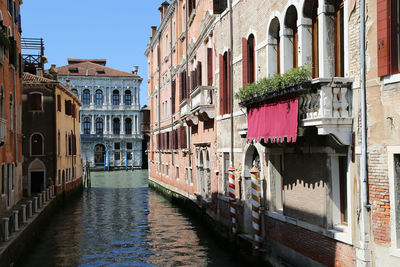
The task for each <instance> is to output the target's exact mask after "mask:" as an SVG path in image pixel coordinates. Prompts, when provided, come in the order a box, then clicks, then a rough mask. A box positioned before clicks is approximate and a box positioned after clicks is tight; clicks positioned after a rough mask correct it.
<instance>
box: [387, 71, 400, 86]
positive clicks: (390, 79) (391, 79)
mask: <svg viewBox="0 0 400 267" xmlns="http://www.w3.org/2000/svg"><path fill="white" fill-rule="evenodd" d="M392 83H400V73H397V74H391V75H388V76H385V77H383V84H385V85H386V84H392Z"/></svg>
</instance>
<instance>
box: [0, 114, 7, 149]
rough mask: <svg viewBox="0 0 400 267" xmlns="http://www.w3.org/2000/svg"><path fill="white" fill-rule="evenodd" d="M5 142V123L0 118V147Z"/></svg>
mask: <svg viewBox="0 0 400 267" xmlns="http://www.w3.org/2000/svg"><path fill="white" fill-rule="evenodd" d="M6 141H7V121H6V120H5V119H1V118H0V146H2V145H4V144H5V143H6Z"/></svg>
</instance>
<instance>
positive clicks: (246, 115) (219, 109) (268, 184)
mask: <svg viewBox="0 0 400 267" xmlns="http://www.w3.org/2000/svg"><path fill="white" fill-rule="evenodd" d="M230 5H231V8H230ZM366 5H367V6H368V8H367V14H366V17H367V18H368V20H367V21H366V33H367V34H366V41H367V44H368V45H367V47H366V84H367V104H368V106H367V107H368V108H367V114H368V121H367V122H368V127H367V128H368V132H367V137H368V184H369V192H368V196H369V200H368V201H369V204H370V205H371V209H370V210H368V209H369V205H367V207H365V206H364V204H363V203H364V199H363V195H362V186H363V181H362V180H361V178H360V177H361V175H360V168H361V164H362V161H361V131H362V128H361V104H360V101H361V86H360V81H361V77H360V62H361V60H360V56H361V54H360V12H361V10H360V1H357V0H354V1H350V0H344V1H325V0H314V1H313V0H299V1H295V0H293V1H286V0H285V1H266V0H258V1H249V0H237V1H232V3H229V1H190V0H189V1H182V0H180V1H178V0H177V1H172V2H171V4H170V5H168V3H163V4H162V6H161V8H160V11H161V24H160V26H159V27H158V28H157V27H153V28H152V37H151V39H150V43H149V45H148V47H147V49H146V53H145V54H146V56H147V57H148V67H149V77H148V83H149V86H148V87H149V106H150V109H151V111H152V112H151V124H150V125H151V134H152V135H151V142H150V150H149V151H150V174H149V176H150V179H151V180H152V181H154V182H156V183H159V184H161V185H162V186H164V187H166V188H168V189H170V190H172V191H175V192H177V193H179V194H181V195H183V196H186V197H188V198H190V199H193V200H195V201H196V203H198V204H199V205H202V206H203V207H204V204H205V207H207V208H206V211H207V214H208V215H210V216H211V217H212V218H214V219H215V220H216V221H218V222H219V223H220V224H222V225H225V226H226V227H227V228H229V227H230V226H231V220H230V217H229V210H228V208H229V198H228V197H227V196H228V192H229V188H228V168H229V167H230V166H233V167H234V168H235V176H236V177H235V188H236V190H235V195H236V216H237V219H238V231H239V236H240V237H242V238H243V239H247V240H252V239H253V238H254V235H255V231H254V228H253V227H252V209H253V208H254V206H252V205H253V204H252V199H254V197H253V196H252V190H251V189H252V185H251V178H250V176H251V175H250V169H251V168H252V167H254V166H256V167H257V168H258V171H259V184H258V185H259V188H260V189H259V191H258V192H257V193H256V194H257V196H258V197H259V198H260V199H261V207H260V228H261V230H260V235H261V237H262V241H263V242H262V243H263V244H262V246H263V247H264V248H265V249H266V250H267V251H268V252H269V253H266V254H265V255H264V256H265V257H264V258H265V259H266V260H267V261H269V262H270V263H274V262H276V260H277V259H276V257H277V258H280V259H283V260H284V261H286V262H288V263H291V264H294V265H301V266H310V265H312V266H319V265H328V266H333V265H337V266H354V265H363V266H364V265H369V264H374V265H377V266H390V265H396V264H399V255H400V254H399V248H400V245H399V244H400V241H399V240H400V238H399V237H400V231H399V229H400V223H399V222H400V221H399V220H398V218H400V216H399V214H400V205H399V204H398V203H399V202H398V199H399V186H398V179H399V178H398V176H399V173H400V167H399V166H400V163H399V162H400V156H399V155H400V148H399V147H400V146H399V145H398V141H399V138H398V137H399V132H398V127H397V126H396V125H397V124H396V121H397V120H398V116H399V114H398V113H399V111H398V110H397V107H396V103H397V102H398V98H399V94H398V93H397V90H398V82H399V74H398V72H399V71H398V70H399V67H398V62H399V59H398V55H400V50H399V47H400V46H399V43H400V42H398V41H397V40H400V37H399V36H398V35H397V33H396V31H394V30H393V29H395V28H396V27H397V26H398V24H399V21H400V20H396V19H394V18H398V17H399V15H398V13H399V11H398V10H399V8H398V7H399V6H400V4H399V3H398V1H397V0H384V1H366ZM186 7H187V8H186ZM378 18H379V19H378ZM390 18H391V19H392V20H390ZM169 37H170V38H169ZM171 37H172V41H171ZM206 55H207V57H205V56H206ZM209 55H210V57H208V56H209ZM199 62H200V64H199ZM205 62H207V68H204V66H205V64H204V63H205ZM305 65H309V66H311V76H312V77H310V78H311V80H310V81H309V82H308V83H304V84H303V83H301V84H300V83H299V84H294V85H292V87H290V88H285V90H281V91H280V92H279V93H275V94H273V95H272V94H270V95H268V94H264V95H263V97H262V98H261V97H258V96H253V97H252V98H251V99H250V100H247V101H242V100H239V99H237V98H234V97H233V96H234V95H235V94H236V93H237V92H239V90H240V89H241V88H242V87H244V86H246V85H247V84H250V83H253V82H256V81H260V80H262V79H263V78H268V77H272V76H274V75H275V74H281V75H283V74H284V73H286V72H288V71H290V70H292V69H293V68H296V67H300V66H305ZM201 66H203V68H201ZM199 69H201V70H202V71H200V72H199V71H198V70H199ZM199 80H200V81H202V84H201V85H199V84H198V83H196V82H197V81H199ZM193 85H194V86H193ZM204 85H207V86H204ZM182 88H183V90H182ZM196 88H200V91H202V90H203V91H206V90H208V88H210V92H212V93H210V94H205V95H206V97H205V98H207V97H208V96H213V97H212V101H211V102H208V103H201V102H196V101H197V100H196V91H197V89H196ZM289 89H290V90H291V91H290V92H292V94H288V93H285V92H288V90H289ZM178 96H179V98H178ZM205 98H203V99H205ZM171 99H173V101H171V103H170V102H169V101H170V100H171ZM290 101H293V103H296V105H295V110H294V115H293V116H294V118H295V120H296V125H295V126H296V128H295V133H294V135H291V136H288V135H285V134H280V135H277V136H265V135H264V136H258V137H257V138H255V137H254V136H251V135H250V134H251V133H254V132H257V131H259V128H265V129H267V130H268V127H270V126H269V125H272V124H274V123H276V121H278V120H276V118H277V117H278V113H273V112H276V111H273V110H274V109H275V110H276V109H277V108H276V107H277V106H280V105H285V104H284V103H287V102H290ZM199 103H200V110H202V108H204V109H205V108H208V106H207V105H206V104H209V108H210V109H209V110H210V111H211V110H212V111H213V113H207V112H206V111H204V109H203V114H201V111H200V112H197V111H196V108H197V107H198V105H199ZM201 105H203V106H201ZM263 109H265V110H267V109H269V110H271V111H270V114H271V112H272V115H270V117H269V119H270V120H269V121H266V119H265V117H262V116H261V115H257V112H259V110H263ZM206 114H212V116H213V127H212V130H211V129H208V131H207V130H206V127H207V124H208V123H209V121H210V120H209V119H210V116H207V115H206ZM257 116H258V117H259V119H258V123H257V124H254V123H253V124H252V123H251V121H253V119H254V118H255V117H256V118H257ZM287 116H289V115H287ZM250 117H251V119H250ZM292 118H293V117H292ZM289 120H290V118H289V117H287V118H286V119H285V117H282V118H281V122H279V121H278V125H285V123H287V121H289ZM255 121H257V120H255ZM264 124H265V125H264ZM255 125H256V126H257V127H255ZM260 125H262V126H260ZM182 126H183V129H184V130H183V131H182V130H179V129H181V128H182ZM259 126H260V127H259ZM279 127H280V126H279ZM279 127H278V128H279ZM168 129H171V131H170V132H171V133H170V134H168V132H169V130H168ZM182 140H185V143H184V144H182ZM175 142H176V143H175ZM174 144H177V145H176V146H175V145H174ZM207 153H209V156H210V164H209V165H208V164H204V158H205V157H207V155H208V154H207ZM206 166H207V167H206ZM207 168H209V170H206V169H207ZM205 173H207V175H205ZM208 175H210V176H208ZM209 177H210V178H209ZM205 181H206V183H204V182H205ZM202 185H205V186H204V187H203V186H202ZM204 189H205V190H204ZM207 191H210V192H211V194H210V195H211V198H210V197H209V194H208V193H207ZM271 252H272V253H271Z"/></svg>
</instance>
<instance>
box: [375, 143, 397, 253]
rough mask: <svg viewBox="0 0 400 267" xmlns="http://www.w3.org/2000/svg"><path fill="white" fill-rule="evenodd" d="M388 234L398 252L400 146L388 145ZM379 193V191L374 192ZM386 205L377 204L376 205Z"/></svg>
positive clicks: (395, 251)
mask: <svg viewBox="0 0 400 267" xmlns="http://www.w3.org/2000/svg"><path fill="white" fill-rule="evenodd" d="M388 171H389V172H388V174H389V198H390V199H389V202H390V232H391V233H390V236H391V246H392V248H393V249H396V250H393V252H394V253H396V255H398V253H400V146H391V147H390V146H388ZM375 193H381V192H375ZM384 205H387V204H386V203H383V204H379V205H378V206H377V207H378V208H380V209H383V208H385V209H386V207H382V206H384Z"/></svg>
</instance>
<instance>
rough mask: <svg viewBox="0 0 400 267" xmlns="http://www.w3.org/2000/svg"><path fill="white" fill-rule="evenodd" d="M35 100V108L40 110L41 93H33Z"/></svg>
mask: <svg viewBox="0 0 400 267" xmlns="http://www.w3.org/2000/svg"><path fill="white" fill-rule="evenodd" d="M35 98H36V99H35V102H36V109H37V110H42V95H41V94H35Z"/></svg>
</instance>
